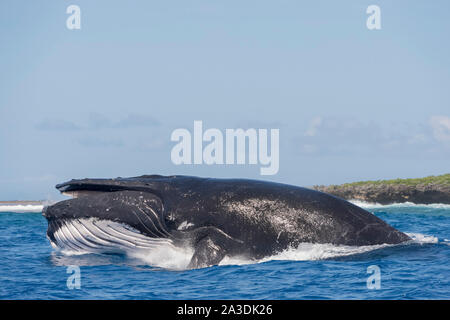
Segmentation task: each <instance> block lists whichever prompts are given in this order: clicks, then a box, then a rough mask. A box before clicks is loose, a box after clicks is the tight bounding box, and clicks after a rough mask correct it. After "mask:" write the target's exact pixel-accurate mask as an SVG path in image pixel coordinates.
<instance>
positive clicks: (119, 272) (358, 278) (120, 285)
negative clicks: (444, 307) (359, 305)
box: [0, 203, 450, 299]
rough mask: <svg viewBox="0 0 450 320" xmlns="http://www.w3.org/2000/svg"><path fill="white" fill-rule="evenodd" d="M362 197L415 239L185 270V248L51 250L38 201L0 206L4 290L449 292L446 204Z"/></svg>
mask: <svg viewBox="0 0 450 320" xmlns="http://www.w3.org/2000/svg"><path fill="white" fill-rule="evenodd" d="M358 204H359V205H361V206H363V207H365V208H366V209H367V210H369V211H371V212H373V213H374V214H375V215H377V216H378V217H380V218H381V219H384V220H385V221H387V222H388V223H390V224H391V225H392V226H394V227H396V228H397V229H399V230H401V231H403V232H406V233H408V234H409V235H410V236H412V237H413V238H414V241H413V242H411V243H409V244H405V245H397V246H383V245H381V246H373V247H370V246H368V247H348V246H333V245H328V244H323V245H314V244H307V243H306V244H303V245H301V246H300V247H299V248H295V249H290V250H287V251H285V252H282V253H280V254H278V255H276V256H273V257H269V258H267V259H264V260H262V261H257V262H255V261H245V260H240V259H238V258H229V259H225V260H224V261H223V263H222V264H221V265H220V266H214V267H210V268H204V269H197V270H186V269H183V266H184V265H185V263H186V261H187V260H188V258H189V257H188V256H186V255H187V254H188V253H186V252H184V253H183V252H172V253H167V252H159V253H152V254H150V253H143V252H140V253H134V254H129V255H104V254H78V255H69V254H63V253H60V252H56V251H54V250H53V249H52V247H51V246H50V243H49V241H48V240H47V238H46V236H45V232H46V229H47V222H46V220H45V219H44V218H43V217H42V215H41V214H40V213H39V212H37V213H36V211H39V210H40V208H34V209H33V210H31V209H30V210H27V209H26V208H17V210H15V208H13V207H11V208H8V209H4V210H1V209H0V299H449V298H450V205H440V204H435V205H413V204H408V203H405V204H395V205H390V206H381V205H376V204H375V205H369V204H364V203H358ZM10 211H19V212H10ZM33 211H34V213H33ZM71 266H77V267H79V270H80V278H79V279H80V282H79V284H80V288H79V289H77V288H72V289H70V288H69V287H71V286H68V285H67V283H68V279H69V284H70V283H72V282H71V280H72V278H70V277H71V276H73V273H72V272H73V271H72V270H73V269H71ZM373 266H375V267H373ZM368 268H369V270H373V268H376V269H377V270H379V272H380V273H379V275H380V277H379V279H380V282H379V289H376V288H372V289H370V288H369V287H368V285H367V282H368V278H369V277H371V276H372V277H373V276H374V274H373V273H368ZM369 280H370V279H369ZM369 283H372V282H371V281H369Z"/></svg>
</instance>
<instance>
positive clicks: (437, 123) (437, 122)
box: [430, 116, 450, 142]
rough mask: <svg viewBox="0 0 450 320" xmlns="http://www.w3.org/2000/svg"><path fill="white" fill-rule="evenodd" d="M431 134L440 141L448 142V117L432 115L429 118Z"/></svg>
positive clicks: (449, 139) (449, 131) (449, 140)
mask: <svg viewBox="0 0 450 320" xmlns="http://www.w3.org/2000/svg"><path fill="white" fill-rule="evenodd" d="M430 125H431V128H432V129H433V136H434V138H435V139H436V140H438V141H441V142H450V117H446V116H433V117H431V118H430Z"/></svg>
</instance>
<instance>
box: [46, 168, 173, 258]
mask: <svg viewBox="0 0 450 320" xmlns="http://www.w3.org/2000/svg"><path fill="white" fill-rule="evenodd" d="M160 180H161V179H158V177H157V176H144V177H138V178H126V179H123V178H117V179H82V180H71V181H69V182H66V183H62V184H59V185H57V186H56V188H57V189H58V190H59V191H60V192H61V193H63V194H65V195H69V196H72V197H73V198H72V199H68V200H64V201H61V202H57V203H56V204H54V205H51V206H48V207H46V208H44V211H43V215H44V217H45V218H46V219H47V220H48V229H47V237H48V239H49V240H50V242H51V243H52V245H53V246H54V247H58V248H62V249H66V250H70V251H89V252H92V251H95V250H98V251H108V249H111V251H120V250H122V249H124V250H126V248H128V247H133V248H136V247H143V248H150V247H154V246H155V245H158V244H159V243H164V242H167V241H170V231H169V230H168V229H167V227H166V223H165V221H166V217H165V210H164V204H163V201H162V199H161V197H160V196H159V195H158V194H159V190H161V189H163V188H164V183H163V182H161V181H160Z"/></svg>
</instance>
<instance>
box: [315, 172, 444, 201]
mask: <svg viewBox="0 0 450 320" xmlns="http://www.w3.org/2000/svg"><path fill="white" fill-rule="evenodd" d="M313 188H314V189H315V190H319V191H322V192H326V193H329V194H332V195H335V196H337V197H340V198H343V199H347V200H361V201H367V202H376V203H381V204H390V203H398V202H412V203H417V204H430V203H446V204H450V174H448V173H447V174H443V175H439V176H428V177H425V178H414V179H392V180H374V181H358V182H352V183H344V184H342V185H330V186H314V187H313Z"/></svg>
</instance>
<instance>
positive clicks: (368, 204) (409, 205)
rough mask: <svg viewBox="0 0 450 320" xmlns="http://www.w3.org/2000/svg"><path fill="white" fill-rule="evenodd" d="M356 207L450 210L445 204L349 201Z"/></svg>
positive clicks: (449, 205) (449, 206)
mask: <svg viewBox="0 0 450 320" xmlns="http://www.w3.org/2000/svg"><path fill="white" fill-rule="evenodd" d="M349 201H350V202H351V203H353V204H354V205H357V206H358V207H361V208H364V209H376V208H428V209H450V204H445V203H430V204H417V203H412V202H401V203H392V204H381V203H376V202H366V201H361V200H349Z"/></svg>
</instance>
